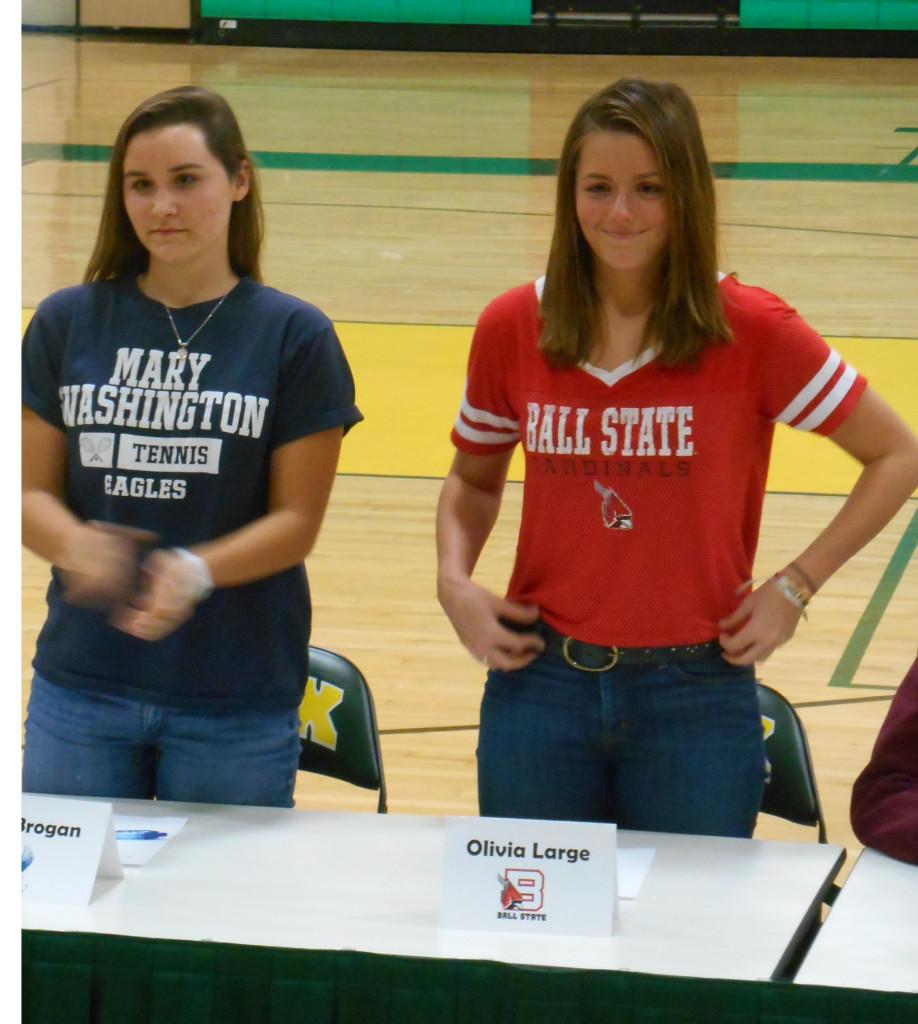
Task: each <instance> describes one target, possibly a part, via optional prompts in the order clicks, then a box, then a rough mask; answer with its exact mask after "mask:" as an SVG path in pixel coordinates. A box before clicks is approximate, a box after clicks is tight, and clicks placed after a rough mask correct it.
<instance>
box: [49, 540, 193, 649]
mask: <svg viewBox="0 0 918 1024" xmlns="http://www.w3.org/2000/svg"><path fill="white" fill-rule="evenodd" d="M155 540H156V537H155V535H154V534H152V533H150V532H148V531H146V530H136V529H133V528H131V527H125V526H118V525H116V524H113V523H98V522H87V523H83V524H81V525H80V526H79V527H78V528H77V529H76V530H74V532H73V534H72V536H71V537H70V539H69V540H68V542H67V544H66V546H65V551H64V553H63V556H62V558H61V560H60V561H61V564H60V566H59V569H60V573H61V577H62V581H63V585H64V597H65V598H66V600H68V601H70V602H71V603H73V604H78V605H82V606H83V607H89V608H97V609H108V610H109V621H110V622H111V624H112V625H113V626H115V628H116V629H120V630H122V631H123V632H125V633H128V634H130V635H131V636H134V637H137V638H138V639H140V640H160V639H162V637H164V636H167V635H168V634H169V633H171V632H173V630H175V629H177V628H178V627H179V626H180V625H182V623H183V622H185V621H186V620H187V619H188V618H190V616H191V614H192V612H193V611H194V609H195V606H196V605H197V603H198V600H199V597H200V590H199V587H198V586H197V580H196V578H195V574H194V571H193V569H192V568H191V567H190V566H189V564H188V563H187V562H186V561H185V560H183V559H182V558H180V557H179V556H178V555H176V554H174V553H173V552H171V551H168V550H165V549H158V550H155V551H152V552H151V553H150V554H149V555H147V557H146V558H144V559H143V560H142V561H140V562H139V565H138V561H139V556H140V554H141V551H142V549H143V547H145V546H149V545H150V544H152V543H153V542H154V541H155Z"/></svg>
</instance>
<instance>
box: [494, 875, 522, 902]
mask: <svg viewBox="0 0 918 1024" xmlns="http://www.w3.org/2000/svg"><path fill="white" fill-rule="evenodd" d="M497 881H498V883H499V884H500V905H501V908H502V909H503V910H519V909H520V908H521V907H522V905H523V897H522V896H521V895H520V893H519V890H518V889H516V887H515V886H514V885H513V883H512V882H511V881H510V879H509V878H507V877H506V875H498V876H497Z"/></svg>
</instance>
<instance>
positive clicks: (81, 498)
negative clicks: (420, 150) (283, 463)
mask: <svg viewBox="0 0 918 1024" xmlns="http://www.w3.org/2000/svg"><path fill="white" fill-rule="evenodd" d="M213 308H214V302H204V303H199V304H196V305H194V306H188V307H186V308H183V309H180V310H173V317H174V319H175V322H176V327H177V329H178V331H179V333H180V335H181V337H182V338H188V337H189V336H190V335H191V334H192V333H193V332H194V331H195V329H196V328H197V327H198V326H199V325H200V324H201V323H202V322H203V321H204V319H205V318H206V316H207V314H208V313H209V312H210V311H211V310H212V309H213ZM23 402H24V404H25V405H26V406H28V407H29V408H30V409H32V410H34V411H35V412H36V413H37V414H38V415H39V416H41V417H42V419H44V420H46V421H47V422H48V423H50V424H51V425H52V426H54V427H57V428H58V429H59V430H62V431H64V432H65V434H66V437H67V480H66V494H67V503H68V505H69V507H70V508H71V509H72V510H73V512H74V513H75V514H76V515H77V516H79V517H80V518H81V519H98V520H102V521H104V522H109V523H120V524H123V525H126V526H135V527H140V528H143V529H147V530H152V531H153V532H154V533H156V534H157V536H158V537H159V541H158V544H159V546H162V547H176V546H179V547H190V546H191V545H194V544H197V543H200V542H202V541H205V540H210V539H212V538H215V537H220V536H222V535H224V534H226V533H229V532H230V531H232V530H236V529H238V528H239V527H241V526H244V525H245V524H246V523H250V522H251V521H252V520H254V519H256V518H258V517H259V516H262V515H264V514H265V513H266V511H267V501H268V471H269V463H270V458H271V454H272V452H273V451H274V449H275V448H277V447H279V446H280V445H283V444H286V443H287V442H289V441H293V440H296V439H298V438H301V437H305V436H306V435H308V434H313V433H317V432H319V431H322V430H328V429H330V428H332V427H339V426H342V427H344V429H345V430H347V429H348V428H349V427H351V426H352V425H353V424H354V423H357V422H359V421H360V420H361V419H362V418H363V417H362V416H361V414H360V411H359V410H358V409H357V407H356V405H355V404H354V382H353V379H352V377H351V373H350V370H349V368H348V365H347V361H346V359H345V356H344V353H343V351H342V349H341V345H340V343H339V341H338V338H337V336H336V334H335V331H334V328H333V326H332V324H331V322H330V321H329V320H328V318H327V317H325V316H324V315H323V314H322V313H321V312H320V311H319V310H318V309H316V308H315V307H314V306H310V305H309V304H308V303H305V302H302V301H301V300H300V299H297V298H294V297H293V296H291V295H285V294H284V293H282V292H278V291H275V290H274V289H273V288H266V287H264V286H263V285H260V284H257V283H255V282H254V281H252V280H249V279H246V278H244V279H242V280H241V281H240V282H239V283H238V284H237V285H236V286H235V288H233V290H232V291H231V292H230V293H229V294H228V295H227V297H226V300H225V301H224V303H223V304H222V306H221V307H220V308H219V309H218V310H217V312H216V314H215V315H214V316H213V318H212V319H211V320H210V321H209V323H207V325H206V326H205V327H204V328H203V329H202V330H201V332H200V333H199V334H198V335H197V336H196V337H195V338H194V340H193V341H192V342H191V343H190V345H189V347H188V349H187V358H186V359H185V360H184V361H183V360H181V359H180V356H179V352H178V346H177V344H176V341H175V335H174V334H173V332H172V328H171V326H170V324H169V320H168V318H167V315H166V310H165V308H164V307H163V305H162V304H161V303H159V302H156V301H154V300H152V299H150V298H148V297H147V296H145V295H144V294H143V293H142V292H141V291H140V289H139V288H138V287H137V284H136V281H135V280H134V279H133V278H130V279H120V280H117V281H106V282H101V283H96V284H91V285H79V286H76V287H73V288H65V289H63V290H62V291H59V292H55V293H54V294H53V295H51V296H50V297H49V298H47V299H46V300H45V301H44V302H42V303H41V305H40V306H39V307H38V309H37V311H36V313H35V316H34V317H33V319H32V322H31V323H30V324H29V327H28V329H27V331H26V335H25V340H24V342H23ZM48 609H49V611H48V619H47V621H46V623H45V625H44V628H43V629H42V631H41V634H40V636H39V638H38V643H37V648H36V655H35V661H34V666H35V670H36V671H37V672H38V673H39V674H40V675H42V676H44V677H45V678H46V679H48V680H50V681H51V682H53V683H57V684H58V685H61V686H70V687H74V688H79V689H84V690H91V691H97V692H108V693H117V694H120V695H122V696H127V697H133V698H136V699H140V700H146V701H149V702H151V703H157V704H165V705H175V706H184V707H192V708H200V709H201V710H207V711H210V712H219V711H220V710H226V711H236V710H242V709H254V708H264V709H278V710H279V709H284V708H293V707H296V706H297V705H298V704H299V702H300V700H301V698H302V694H303V687H304V684H305V676H306V645H307V643H308V640H309V628H310V602H309V591H308V585H307V582H306V573H305V570H304V568H303V567H302V566H297V567H295V568H292V569H288V570H285V571H284V572H280V573H277V574H275V575H273V576H269V577H266V578H265V579H261V580H257V581H256V582H254V583H248V584H244V585H242V586H236V587H224V588H220V589H218V590H216V591H215V592H214V593H213V594H212V595H211V596H210V597H208V598H207V599H206V600H204V601H203V602H201V604H200V605H198V607H197V608H196V609H195V612H194V614H193V615H192V617H191V618H190V619H189V621H188V622H186V623H185V624H184V625H182V626H181V627H180V628H179V629H177V630H176V631H175V632H174V633H171V634H170V635H169V636H167V637H165V638H164V639H162V640H160V641H157V642H153V643H149V642H147V641H143V640H138V639H135V638H134V637H131V636H128V635H127V634H126V633H123V632H121V631H119V630H116V629H114V628H113V627H112V626H110V625H109V624H108V622H107V621H106V617H105V615H104V614H101V613H99V612H96V611H91V610H87V609H85V608H79V607H76V606H75V605H72V604H69V603H68V602H66V601H64V600H63V598H62V596H61V587H60V580H59V578H58V574H57V572H56V571H55V570H52V581H51V585H50V587H49V589H48Z"/></svg>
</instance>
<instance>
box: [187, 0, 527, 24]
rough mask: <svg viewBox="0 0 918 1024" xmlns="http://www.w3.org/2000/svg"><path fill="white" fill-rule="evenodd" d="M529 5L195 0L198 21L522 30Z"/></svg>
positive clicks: (523, 0)
mask: <svg viewBox="0 0 918 1024" xmlns="http://www.w3.org/2000/svg"><path fill="white" fill-rule="evenodd" d="M531 15H532V4H531V0H201V16H202V17H204V18H275V19H286V20H291V21H395V22H419V23H422V24H436V23H438V22H442V23H449V24H458V25H461V24H470V25H528V24H529V23H530V20H531Z"/></svg>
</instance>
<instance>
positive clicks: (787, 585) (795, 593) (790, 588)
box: [771, 573, 813, 618]
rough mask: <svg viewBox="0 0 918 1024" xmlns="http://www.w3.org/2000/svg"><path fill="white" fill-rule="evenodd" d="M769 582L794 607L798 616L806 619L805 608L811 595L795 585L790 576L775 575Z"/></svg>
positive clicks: (803, 588)
mask: <svg viewBox="0 0 918 1024" xmlns="http://www.w3.org/2000/svg"><path fill="white" fill-rule="evenodd" d="M771 582H772V583H774V585H775V586H776V587H777V588H778V591H779V592H780V593H781V594H783V595H784V596H785V597H786V598H787V600H788V601H790V603H791V604H792V605H795V606H796V607H797V608H798V609H799V611H800V614H801V615H802V616H803V617H804V618H806V617H807V614H806V606H807V605H808V604H809V603H810V600H811V598H812V596H813V595H812V594H811V593H810V592H809V591H808V590H807V589H806V588H805V587H801V586H799V584H797V583H795V582H794V581H793V580H792V579H791V578H790V576H785V575H784V574H783V573H775V575H774V576H772V578H771Z"/></svg>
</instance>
